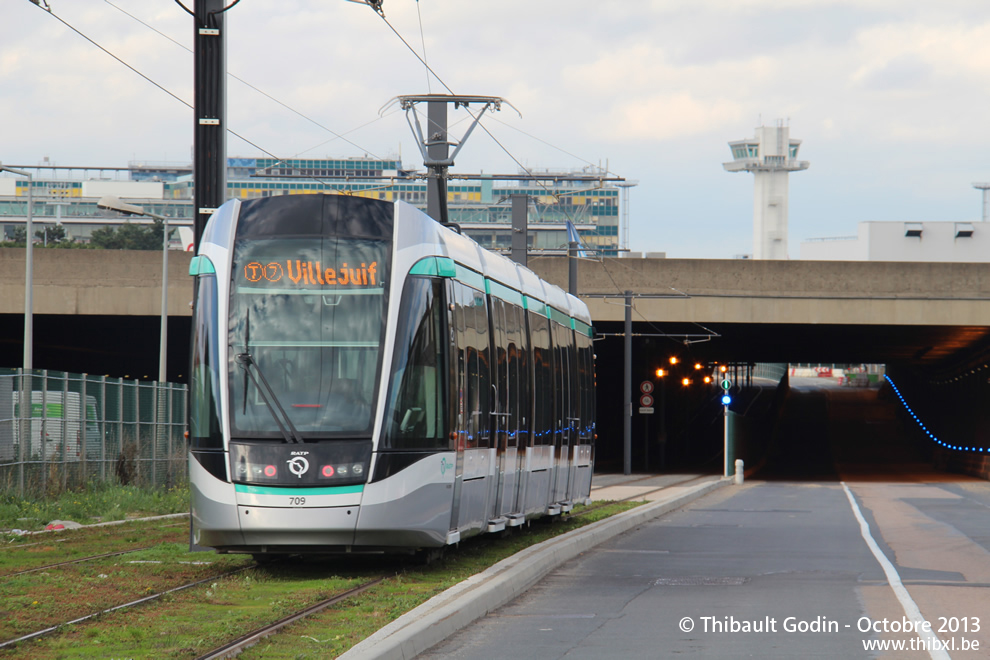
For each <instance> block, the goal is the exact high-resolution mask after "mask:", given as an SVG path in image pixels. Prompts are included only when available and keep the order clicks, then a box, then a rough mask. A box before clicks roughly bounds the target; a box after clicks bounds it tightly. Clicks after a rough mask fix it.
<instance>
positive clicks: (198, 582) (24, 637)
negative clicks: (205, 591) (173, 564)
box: [0, 564, 258, 649]
mask: <svg viewBox="0 0 990 660" xmlns="http://www.w3.org/2000/svg"><path fill="white" fill-rule="evenodd" d="M257 566H258V564H249V565H247V566H241V567H240V568H235V569H233V570H230V571H226V572H224V573H220V574H219V575H214V576H212V577H208V578H205V579H203V580H196V581H195V582H190V583H188V584H183V585H181V586H178V587H173V588H172V589H166V590H165V591H159V592H158V593H156V594H151V595H150V596H145V597H144V598H139V599H137V600H132V601H131V602H129V603H124V604H123V605H115V606H113V607H110V608H107V609H105V610H100V611H99V612H94V613H93V614H87V615H86V616H81V617H79V618H77V619H73V620H72V621H66V622H64V623H58V624H56V625H54V626H49V627H48V628H45V629H44V630H38V631H35V632H33V633H29V634H27V635H22V636H21V637H17V638H16V639H9V640H7V641H5V642H0V649H4V648H9V647H12V646H15V645H17V644H19V643H21V642H26V641H29V640H32V639H37V638H38V637H44V636H45V635H50V634H52V633H54V632H57V631H58V630H59V629H61V628H62V627H63V626H71V625H73V624H76V623H82V622H83V621H89V620H90V619H95V618H96V617H98V616H102V615H104V614H109V613H111V612H116V611H117V610H123V609H127V608H129V607H135V606H137V605H142V604H144V603H149V602H151V601H153V600H157V599H159V598H161V597H162V596H165V595H167V594H173V593H175V592H177V591H183V590H184V589H189V588H191V587H195V586H198V585H201V584H205V583H207V582H211V581H213V580H219V579H221V578H225V577H228V576H230V575H235V574H236V573H240V572H241V571H246V570H247V569H249V568H256V567H257Z"/></svg>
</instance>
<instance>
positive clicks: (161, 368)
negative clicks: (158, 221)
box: [158, 218, 168, 383]
mask: <svg viewBox="0 0 990 660" xmlns="http://www.w3.org/2000/svg"><path fill="white" fill-rule="evenodd" d="M162 222H163V223H164V227H163V231H164V236H163V237H162V329H161V343H160V344H159V346H158V382H159V383H164V382H165V381H166V380H168V377H167V373H166V372H167V364H168V359H167V354H168V218H162Z"/></svg>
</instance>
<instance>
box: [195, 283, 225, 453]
mask: <svg viewBox="0 0 990 660" xmlns="http://www.w3.org/2000/svg"><path fill="white" fill-rule="evenodd" d="M198 285H199V291H198V297H199V305H198V306H197V308H196V318H195V319H193V329H194V335H193V347H192V378H191V382H190V402H191V405H190V407H189V442H190V444H191V446H192V448H193V449H223V435H222V433H221V429H220V416H219V412H218V410H217V406H218V402H219V401H220V373H219V371H218V369H219V368H220V363H219V359H218V353H217V319H216V313H217V307H216V305H217V278H216V276H215V275H200V276H199V277H198Z"/></svg>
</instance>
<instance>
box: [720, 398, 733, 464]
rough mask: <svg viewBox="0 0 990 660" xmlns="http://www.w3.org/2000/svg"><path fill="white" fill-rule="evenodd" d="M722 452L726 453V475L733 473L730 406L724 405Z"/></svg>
mask: <svg viewBox="0 0 990 660" xmlns="http://www.w3.org/2000/svg"><path fill="white" fill-rule="evenodd" d="M722 434H723V441H722V453H723V454H725V475H724V476H726V477H728V476H730V475H731V474H732V473H731V472H729V406H722Z"/></svg>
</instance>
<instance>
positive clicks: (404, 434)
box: [384, 278, 448, 450]
mask: <svg viewBox="0 0 990 660" xmlns="http://www.w3.org/2000/svg"><path fill="white" fill-rule="evenodd" d="M441 287H442V283H441V281H439V280H430V279H426V278H410V279H409V280H407V281H406V285H405V288H404V290H403V292H402V307H401V309H400V310H399V321H398V328H397V331H396V342H395V352H394V354H393V358H392V369H391V374H392V382H391V383H390V385H389V394H388V402H389V405H388V408H387V409H386V413H385V422H386V426H385V442H384V447H385V448H387V449H417V450H429V449H434V450H436V449H447V448H448V440H447V432H446V429H445V428H444V415H443V410H444V405H443V404H444V401H443V380H444V379H443V374H444V373H445V371H444V359H443V351H444V348H445V343H444V341H443V325H442V318H443V317H442V313H443V295H442V289H441Z"/></svg>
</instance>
